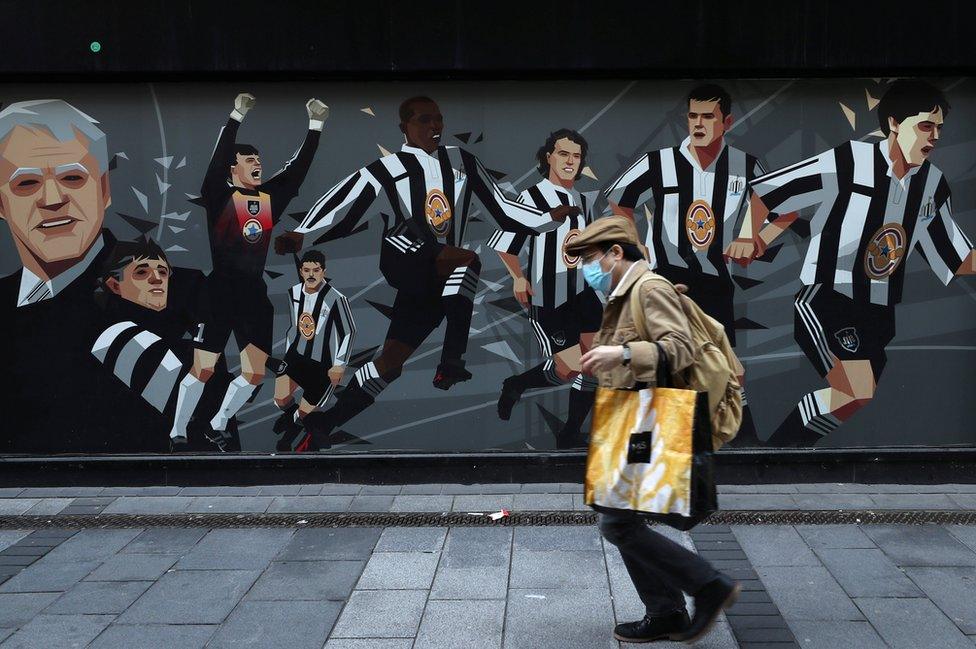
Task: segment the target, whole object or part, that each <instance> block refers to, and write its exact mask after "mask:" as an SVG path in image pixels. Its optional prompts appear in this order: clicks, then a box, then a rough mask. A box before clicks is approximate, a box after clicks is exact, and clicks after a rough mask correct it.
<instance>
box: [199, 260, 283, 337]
mask: <svg viewBox="0 0 976 649" xmlns="http://www.w3.org/2000/svg"><path fill="white" fill-rule="evenodd" d="M207 293H208V295H209V297H210V309H209V311H210V313H209V314H208V316H207V322H206V325H205V327H204V344H205V347H204V349H206V350H207V351H211V352H215V353H222V352H223V351H224V348H225V347H226V346H227V340H228V339H229V338H230V334H231V332H233V334H234V338H235V339H236V340H237V346H238V348H239V349H241V350H243V349H244V348H245V347H247V346H248V345H254V346H255V347H257V348H258V349H260V350H261V351H263V352H264V353H266V354H270V353H271V345H272V342H271V341H272V337H273V335H274V329H273V328H274V306H272V304H271V300H270V299H269V298H268V286H267V284H265V283H264V279H262V278H261V277H248V276H246V275H226V274H222V273H211V274H210V277H208V278H207Z"/></svg>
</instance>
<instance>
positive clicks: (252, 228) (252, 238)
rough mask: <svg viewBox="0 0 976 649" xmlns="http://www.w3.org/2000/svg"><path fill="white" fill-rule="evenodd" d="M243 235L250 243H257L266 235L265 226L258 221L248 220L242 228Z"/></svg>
mask: <svg viewBox="0 0 976 649" xmlns="http://www.w3.org/2000/svg"><path fill="white" fill-rule="evenodd" d="M241 234H242V235H244V240H245V241H247V242H248V243H257V242H258V241H260V240H261V235H263V234H264V226H263V225H261V221H258V220H257V219H248V220H247V221H245V222H244V226H243V227H242V228H241Z"/></svg>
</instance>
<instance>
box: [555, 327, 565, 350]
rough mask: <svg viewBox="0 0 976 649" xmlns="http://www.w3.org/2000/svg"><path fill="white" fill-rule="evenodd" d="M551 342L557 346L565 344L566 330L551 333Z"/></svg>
mask: <svg viewBox="0 0 976 649" xmlns="http://www.w3.org/2000/svg"><path fill="white" fill-rule="evenodd" d="M552 342H554V343H556V345H557V346H559V347H562V346H563V345H565V344H566V332H565V331H562V330H559V331H556V332H554V333H553V334H552Z"/></svg>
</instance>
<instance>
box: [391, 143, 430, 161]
mask: <svg viewBox="0 0 976 649" xmlns="http://www.w3.org/2000/svg"><path fill="white" fill-rule="evenodd" d="M400 150H401V151H403V152H404V153H412V154H414V155H419V156H423V157H425V158H435V159H436V158H437V156H436V155H432V154H430V153H427V152H426V151H424V150H423V149H421V148H420V147H416V146H410V145H409V144H404V145H403V146H401V147H400ZM435 153H436V151H435Z"/></svg>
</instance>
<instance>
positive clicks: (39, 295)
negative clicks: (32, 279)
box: [21, 280, 51, 306]
mask: <svg viewBox="0 0 976 649" xmlns="http://www.w3.org/2000/svg"><path fill="white" fill-rule="evenodd" d="M49 297H51V289H50V288H49V287H48V285H47V282H45V281H43V280H42V281H39V282H37V284H36V285H35V286H34V288H33V289H32V290H31V292H30V293H28V294H27V297H25V298H24V299H23V301H22V302H21V306H25V305H28V304H35V303H37V302H40V301H41V300H46V299H48V298H49Z"/></svg>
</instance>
